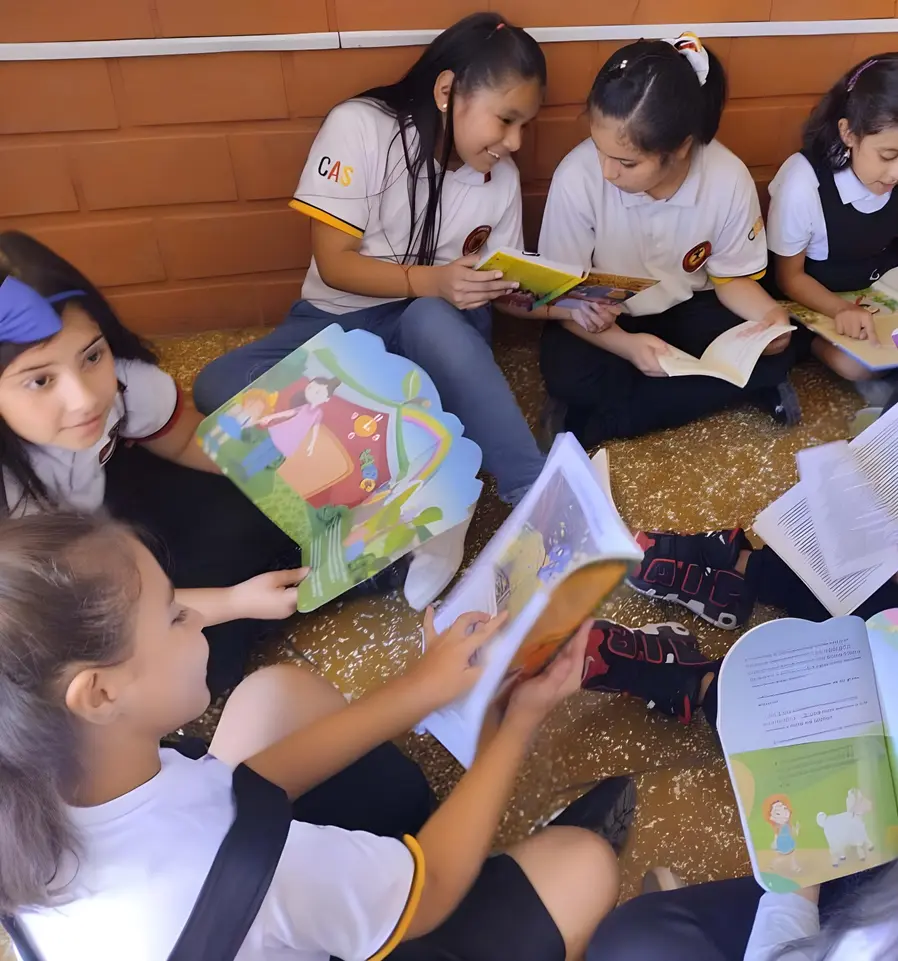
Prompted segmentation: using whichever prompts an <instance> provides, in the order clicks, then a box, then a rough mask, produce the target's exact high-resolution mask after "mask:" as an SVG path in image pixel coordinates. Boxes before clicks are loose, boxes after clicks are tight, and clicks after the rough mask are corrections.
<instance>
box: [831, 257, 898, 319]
mask: <svg viewBox="0 0 898 961" xmlns="http://www.w3.org/2000/svg"><path fill="white" fill-rule="evenodd" d="M839 296H840V297H841V298H842V299H843V300H847V301H848V302H849V303H851V304H855V305H856V306H858V307H866V308H867V309H868V310H869V311H870V312H871V313H874V314H880V313H881V314H896V313H898V268H896V267H893V268H892V269H891V270H887V271H886V272H885V273H884V274H883V275H882V277H880V278H879V280H875V281H873V283H872V284H871V285H870V286H869V287H866V288H864V289H863V290H848V291H844V292H843V293H840V294H839Z"/></svg>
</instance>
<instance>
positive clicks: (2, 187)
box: [0, 146, 78, 217]
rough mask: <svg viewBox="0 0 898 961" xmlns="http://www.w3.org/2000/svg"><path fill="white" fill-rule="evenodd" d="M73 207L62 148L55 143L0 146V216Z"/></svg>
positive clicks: (76, 206) (70, 208) (66, 165)
mask: <svg viewBox="0 0 898 961" xmlns="http://www.w3.org/2000/svg"><path fill="white" fill-rule="evenodd" d="M77 209H78V199H77V197H76V196H75V189H74V187H73V186H72V180H71V177H70V176H69V170H68V164H67V161H66V156H65V152H64V151H63V150H60V148H59V147H55V146H54V147H14V148H12V149H11V150H0V216H2V217H9V216H15V215H20V214H47V213H52V212H54V211H63V210H77Z"/></svg>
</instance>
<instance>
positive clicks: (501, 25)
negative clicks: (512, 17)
mask: <svg viewBox="0 0 898 961" xmlns="http://www.w3.org/2000/svg"><path fill="white" fill-rule="evenodd" d="M504 26H505V21H504V20H503V21H502V22H501V23H499V24H498V25H497V26H496V32H497V33H498V32H499V31H500V30H501V29H502V28H503V27H504Z"/></svg>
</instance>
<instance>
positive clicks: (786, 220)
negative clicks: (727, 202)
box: [767, 153, 898, 291]
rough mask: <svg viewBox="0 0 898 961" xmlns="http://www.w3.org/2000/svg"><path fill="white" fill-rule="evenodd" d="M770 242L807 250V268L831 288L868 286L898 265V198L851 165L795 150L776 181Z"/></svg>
mask: <svg viewBox="0 0 898 961" xmlns="http://www.w3.org/2000/svg"><path fill="white" fill-rule="evenodd" d="M767 226H768V237H767V243H768V245H769V247H770V250H771V252H772V253H774V254H778V255H779V256H781V257H794V256H795V255H796V254H800V253H802V251H804V253H805V265H804V269H805V273H807V274H808V275H810V276H811V277H814V278H815V279H816V280H818V281H820V283H822V284H823V285H824V287H827V288H828V289H830V290H835V291H840V290H858V289H861V288H864V287H867V286H869V285H870V283H872V282H873V281H874V280H877V279H878V278H879V277H880V276H881V275H882V274H883V273H885V272H886V271H887V270H891V269H892V267H895V266H898V197H896V193H895V191H894V190H893V191H891V192H890V193H887V194H876V193H873V192H872V191H871V190H869V189H868V188H867V187H866V186H865V185H864V184H862V183H861V181H860V180H858V178H857V176H856V175H855V173H854V171H853V170H852V169H851V167H850V166H848V167H845V168H843V169H842V170H837V171H833V170H832V169H830V168H829V167H828V166H820V165H818V166H816V167H815V166H814V164H813V163H812V161H811V160H810V159H809V158H808V157H807V156H805V155H804V154H802V153H796V154H792V156H791V157H789V159H788V160H787V161H786V162H785V163H784V164H783V165H782V167H780V169H779V171H778V173H777V175H776V176H775V177H774V178H773V181H772V182H771V184H770V213H769V215H768V225H767Z"/></svg>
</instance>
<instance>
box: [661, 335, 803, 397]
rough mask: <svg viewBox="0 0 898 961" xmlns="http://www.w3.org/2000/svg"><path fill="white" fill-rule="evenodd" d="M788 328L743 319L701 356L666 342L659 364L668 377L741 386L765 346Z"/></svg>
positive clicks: (747, 379)
mask: <svg viewBox="0 0 898 961" xmlns="http://www.w3.org/2000/svg"><path fill="white" fill-rule="evenodd" d="M790 330H795V328H794V327H792V326H791V325H786V324H781V325H777V326H775V327H765V326H764V325H763V324H761V323H759V322H758V321H754V320H746V321H745V322H744V323H742V324H737V325H736V326H735V327H731V328H730V329H729V330H725V331H724V332H723V333H722V334H720V336H719V337H716V338H715V339H714V340H713V341H711V343H710V344H709V345H708V346H707V347H706V348H705V350H704V353H703V354H702V356H701V357H693V356H692V354H687V353H686V351H685V350H680V349H679V348H678V347H674V346H673V345H671V344H668V348H669V350H668V352H667V353H666V354H659V355H658V363H659V364H660V365H661V368H662V369H663V370H664V372H665V373H666V374H667V376H668V377H687V376H693V375H700V376H703V377H716V378H718V379H719V380H725V381H727V382H728V383H730V384H734V385H735V386H736V387H744V386H745V385H746V384H747V383H748V381H749V378H750V377H751V375H752V371H753V370H754V369H755V364H757V362H758V358H759V357H760V356H761V354H763V353H764V351H765V349H766V348H767V347H768V346H769V345H770V344H772V343H773V341H775V340H776V339H777V337H781V336H782V335H783V334H786V333H788V332H789V331H790Z"/></svg>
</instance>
